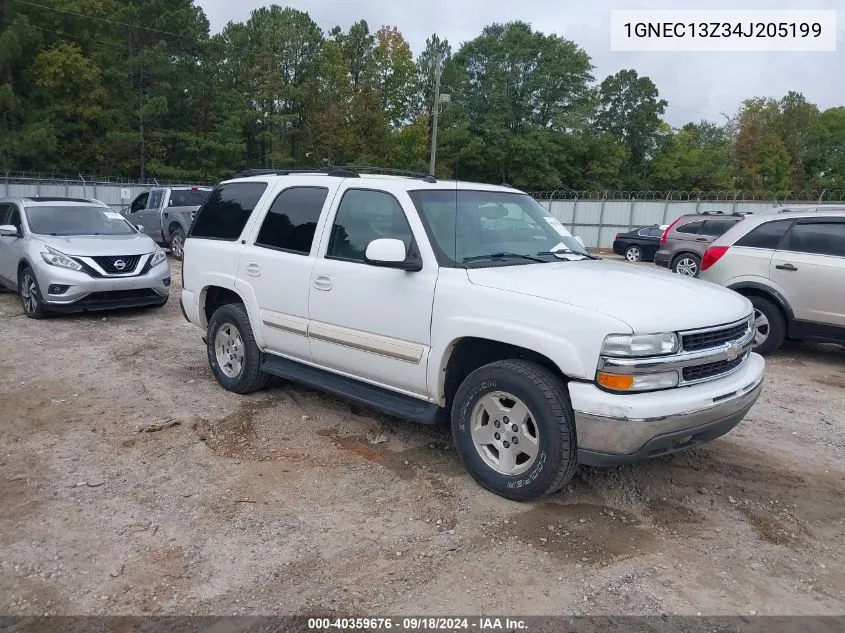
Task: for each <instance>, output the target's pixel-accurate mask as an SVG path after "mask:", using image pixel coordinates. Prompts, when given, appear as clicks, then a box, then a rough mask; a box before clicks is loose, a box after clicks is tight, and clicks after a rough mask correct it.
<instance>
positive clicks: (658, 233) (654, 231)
mask: <svg viewBox="0 0 845 633" xmlns="http://www.w3.org/2000/svg"><path fill="white" fill-rule="evenodd" d="M648 236H649V237H663V229H661V228H659V227H656V226H655V227H653V228H650V229H649V230H648Z"/></svg>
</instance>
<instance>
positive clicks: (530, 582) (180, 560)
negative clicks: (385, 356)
mask: <svg viewBox="0 0 845 633" xmlns="http://www.w3.org/2000/svg"><path fill="white" fill-rule="evenodd" d="M173 277H174V280H175V281H176V286H175V287H174V288H173V293H172V295H171V301H170V302H169V303H168V304H167V306H165V307H164V308H162V309H154V310H142V311H138V310H136V311H129V312H123V313H120V314H109V315H108V316H106V317H103V315H83V316H69V317H61V318H51V319H48V320H45V321H32V320H29V319H27V318H25V317H24V316H22V313H21V310H20V306H19V304H18V303H17V300H16V297H14V296H13V295H11V294H8V293H5V294H0V341H2V348H3V354H2V355H0V418H1V419H2V422H0V601H2V602H0V613H6V614H44V613H51V614H52V613H58V614H104V613H107V614H118V613H119V614H148V613H156V614H189V613H196V614H242V613H248V614H306V613H307V614H315V613H321V614H329V613H336V614H350V613H355V614H360V615H375V614H395V615H403V614H441V615H449V614H457V613H460V614H477V613H514V614H659V613H679V614H696V613H699V612H701V613H705V614H754V613H757V614H761V615H762V614H845V413H843V411H845V353H843V352H842V351H841V350H838V349H833V350H822V349H814V348H809V347H805V346H797V345H792V346H789V347H787V348H786V350H785V351H783V352H781V353H779V354H777V355H775V356H774V357H772V358H771V359H770V360H769V364H768V370H767V382H766V386H765V390H764V392H763V395H762V396H761V398H760V400H759V402H758V404H757V405H756V406H755V408H754V409H753V410H752V411H751V413H750V414H749V416H748V417H747V419H746V420H745V421H744V422H743V423H742V424H741V425H740V426H739V427H738V428H737V429H735V430H734V431H733V432H731V433H730V434H729V435H727V436H725V437H724V438H722V439H719V440H717V441H714V442H712V443H711V444H709V445H707V446H705V447H701V448H698V449H696V450H693V451H691V452H688V453H686V454H682V455H679V456H675V457H672V458H666V459H659V460H656V461H653V462H649V463H646V464H640V465H636V466H628V467H621V468H614V469H609V470H597V469H587V468H583V469H581V471H580V473H579V474H578V475H577V476H576V478H575V479H574V480H573V481H572V482H571V484H570V485H569V486H568V488H566V489H565V490H564V491H562V492H561V493H560V494H557V495H555V496H553V497H551V498H548V499H545V500H543V501H541V502H537V503H530V504H518V503H513V502H509V501H506V500H504V499H501V498H499V497H496V496H494V495H492V494H490V493H487V492H485V491H483V490H481V489H480V488H479V487H478V486H477V485H476V484H475V483H474V482H473V481H472V479H471V478H470V477H469V476H468V475H467V474H466V473H465V472H464V471H463V469H462V467H461V466H460V465H459V463H458V459H457V457H456V455H455V452H454V450H453V448H452V445H451V439H450V436H449V435H448V433H447V432H445V431H441V430H437V429H431V428H427V427H421V426H416V425H412V424H409V423H403V422H402V421H399V420H395V419H390V418H387V417H383V416H380V415H378V414H375V413H372V412H370V411H367V410H361V409H358V408H356V407H352V406H350V405H349V404H347V403H345V402H342V401H339V400H336V399H333V398H330V397H327V396H324V395H321V394H319V393H316V392H313V391H309V390H307V389H303V388H300V387H297V386H293V385H289V384H278V385H276V386H274V387H273V388H271V389H269V390H268V391H266V392H263V393H260V394H255V395H253V396H249V397H240V396H236V395H233V394H229V393H227V392H225V391H223V390H222V389H221V388H220V387H218V385H217V384H216V383H215V381H214V379H213V378H212V376H211V374H210V372H209V369H208V364H207V361H206V357H205V348H204V345H203V343H202V341H201V339H200V334H201V333H200V331H199V330H197V329H196V328H195V327H194V326H192V325H189V324H188V323H187V322H185V321H184V320H183V318H182V316H181V314H180V311H179V306H178V293H179V288H178V279H179V274H178V265H176V266H174V275H173ZM155 429H159V430H155Z"/></svg>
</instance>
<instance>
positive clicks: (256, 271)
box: [246, 262, 261, 277]
mask: <svg viewBox="0 0 845 633" xmlns="http://www.w3.org/2000/svg"><path fill="white" fill-rule="evenodd" d="M246 274H247V275H249V276H251V277H260V276H261V266H259V265H258V264H256V263H255V262H250V263H248V264H247V265H246Z"/></svg>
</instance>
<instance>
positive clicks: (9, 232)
mask: <svg viewBox="0 0 845 633" xmlns="http://www.w3.org/2000/svg"><path fill="white" fill-rule="evenodd" d="M20 234H21V232H20V230H19V229H18V227H16V226H15V225H14V224H3V225H2V226H0V237H20Z"/></svg>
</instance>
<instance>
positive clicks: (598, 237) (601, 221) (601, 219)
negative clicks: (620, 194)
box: [596, 195, 607, 248]
mask: <svg viewBox="0 0 845 633" xmlns="http://www.w3.org/2000/svg"><path fill="white" fill-rule="evenodd" d="M606 202H607V195H604V196H602V199H601V207H600V208H599V228H598V230H597V231H596V248H601V230H602V229H603V228H604V205H605V203H606Z"/></svg>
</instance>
